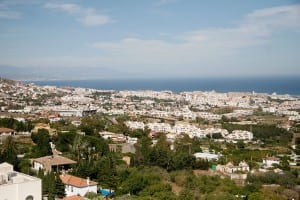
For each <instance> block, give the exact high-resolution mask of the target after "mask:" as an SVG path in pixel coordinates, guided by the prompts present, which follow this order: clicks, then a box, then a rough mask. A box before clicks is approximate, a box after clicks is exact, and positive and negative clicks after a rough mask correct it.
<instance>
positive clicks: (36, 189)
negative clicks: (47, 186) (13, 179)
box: [0, 179, 42, 200]
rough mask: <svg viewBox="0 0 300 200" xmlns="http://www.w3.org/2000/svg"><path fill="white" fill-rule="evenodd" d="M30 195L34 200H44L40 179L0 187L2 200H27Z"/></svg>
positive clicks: (0, 198)
mask: <svg viewBox="0 0 300 200" xmlns="http://www.w3.org/2000/svg"><path fill="white" fill-rule="evenodd" d="M29 195H31V196H33V199H34V200H41V199H42V183H41V180H40V179H36V180H34V181H27V182H23V183H12V184H3V185H0V200H25V199H26V197H27V196H29Z"/></svg>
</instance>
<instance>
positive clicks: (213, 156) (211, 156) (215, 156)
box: [194, 153, 221, 161]
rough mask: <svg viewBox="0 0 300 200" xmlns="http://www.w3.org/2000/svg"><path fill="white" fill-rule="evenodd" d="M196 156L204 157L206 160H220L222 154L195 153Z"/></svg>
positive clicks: (197, 157)
mask: <svg viewBox="0 0 300 200" xmlns="http://www.w3.org/2000/svg"><path fill="white" fill-rule="evenodd" d="M194 156H195V157H196V159H204V160H208V161H211V160H219V158H220V157H221V155H219V154H214V153H194Z"/></svg>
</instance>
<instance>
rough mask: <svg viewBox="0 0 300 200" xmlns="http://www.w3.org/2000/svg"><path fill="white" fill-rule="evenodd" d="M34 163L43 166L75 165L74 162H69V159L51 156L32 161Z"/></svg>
mask: <svg viewBox="0 0 300 200" xmlns="http://www.w3.org/2000/svg"><path fill="white" fill-rule="evenodd" d="M32 160H33V161H35V162H39V163H41V164H45V165H51V166H53V165H68V164H75V163H76V161H74V160H71V159H69V158H66V157H63V156H60V155H52V156H44V157H40V158H34V159H32Z"/></svg>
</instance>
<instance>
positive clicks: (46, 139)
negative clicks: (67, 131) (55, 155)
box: [31, 129, 51, 157]
mask: <svg viewBox="0 0 300 200" xmlns="http://www.w3.org/2000/svg"><path fill="white" fill-rule="evenodd" d="M31 139H32V140H33V142H34V143H36V146H34V147H33V156H34V157H42V156H46V155H49V154H50V153H51V148H50V135H49V132H48V130H46V129H39V130H38V132H37V133H33V134H31Z"/></svg>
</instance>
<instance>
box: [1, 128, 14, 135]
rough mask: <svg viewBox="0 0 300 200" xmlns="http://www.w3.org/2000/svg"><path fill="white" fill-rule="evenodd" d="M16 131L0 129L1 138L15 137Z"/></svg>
mask: <svg viewBox="0 0 300 200" xmlns="http://www.w3.org/2000/svg"><path fill="white" fill-rule="evenodd" d="M14 133H15V130H13V129H10V128H5V127H0V136H1V137H2V136H9V135H14Z"/></svg>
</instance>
